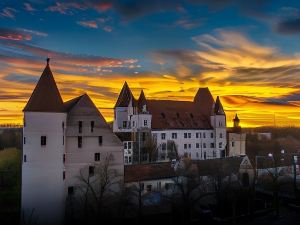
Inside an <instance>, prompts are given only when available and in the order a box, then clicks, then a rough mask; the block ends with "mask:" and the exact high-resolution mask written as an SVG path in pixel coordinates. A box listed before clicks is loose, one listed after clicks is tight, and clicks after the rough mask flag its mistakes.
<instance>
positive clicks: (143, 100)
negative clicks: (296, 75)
mask: <svg viewBox="0 0 300 225" xmlns="http://www.w3.org/2000/svg"><path fill="white" fill-rule="evenodd" d="M144 105H146V108H147V99H146V97H145V94H144V91H143V90H142V91H141V93H140V97H139V99H138V108H139V112H142V111H143V106H144Z"/></svg>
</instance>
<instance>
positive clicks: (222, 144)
mask: <svg viewBox="0 0 300 225" xmlns="http://www.w3.org/2000/svg"><path fill="white" fill-rule="evenodd" d="M113 131H114V133H116V134H117V135H118V136H119V138H120V139H121V140H122V141H123V143H124V159H125V164H132V163H135V162H137V161H138V162H140V161H145V160H147V158H149V154H148V156H147V150H146V149H147V145H149V144H148V143H147V138H148V140H149V137H151V139H153V141H152V142H154V143H155V145H156V146H157V154H156V156H157V157H156V158H157V159H158V161H168V160H172V159H176V158H178V157H180V156H183V155H187V156H189V157H190V158H191V159H193V160H201V159H212V158H221V157H225V148H226V145H227V141H226V135H227V134H226V114H225V112H224V109H223V106H222V104H221V101H220V98H219V97H217V98H216V101H214V99H213V97H212V95H211V93H210V91H209V89H208V88H199V90H198V92H197V93H196V95H195V97H194V100H193V101H171V100H149V99H146V97H145V95H144V92H143V91H141V93H140V96H139V98H138V99H137V100H136V99H135V98H134V96H133V94H132V92H131V90H130V88H129V86H128V84H127V83H126V82H125V84H124V86H123V88H122V90H121V92H120V94H119V97H118V100H117V103H116V105H115V108H114V122H113ZM148 142H149V141H148ZM135 143H138V144H135ZM135 149H138V150H135ZM148 149H149V148H148ZM174 149H175V154H172V150H174ZM145 154H146V156H145ZM141 158H142V159H141ZM150 158H151V157H150Z"/></svg>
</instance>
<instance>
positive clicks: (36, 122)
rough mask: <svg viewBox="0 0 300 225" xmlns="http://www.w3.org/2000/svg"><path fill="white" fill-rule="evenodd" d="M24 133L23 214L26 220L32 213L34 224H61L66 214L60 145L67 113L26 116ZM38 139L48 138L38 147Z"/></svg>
mask: <svg viewBox="0 0 300 225" xmlns="http://www.w3.org/2000/svg"><path fill="white" fill-rule="evenodd" d="M24 117H25V124H26V126H24V129H23V132H24V133H23V134H24V138H25V140H26V143H25V144H23V160H24V155H26V158H27V162H23V164H22V200H21V201H22V202H21V205H22V206H21V207H22V211H24V213H25V218H27V219H28V218H29V215H30V214H31V211H32V210H33V209H34V216H37V217H38V221H37V222H38V223H37V224H43V225H44V224H46V225H47V224H49V225H50V224H58V225H59V224H62V223H63V218H64V210H65V207H64V206H65V195H64V180H63V171H64V164H63V154H64V151H65V146H64V144H63V136H64V130H63V128H62V123H63V122H64V124H66V113H40V112H25V113H24ZM41 136H46V137H47V143H46V146H41Z"/></svg>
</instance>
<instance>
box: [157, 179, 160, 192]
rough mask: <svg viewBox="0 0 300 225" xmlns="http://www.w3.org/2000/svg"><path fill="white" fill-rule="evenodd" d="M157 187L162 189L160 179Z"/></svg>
mask: <svg viewBox="0 0 300 225" xmlns="http://www.w3.org/2000/svg"><path fill="white" fill-rule="evenodd" d="M157 189H158V190H160V189H161V182H160V181H158V182H157Z"/></svg>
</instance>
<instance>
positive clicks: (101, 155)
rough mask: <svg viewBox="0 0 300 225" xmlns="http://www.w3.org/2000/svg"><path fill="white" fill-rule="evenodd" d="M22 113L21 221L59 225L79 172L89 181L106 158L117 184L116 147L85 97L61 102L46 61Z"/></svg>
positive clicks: (77, 183) (116, 142) (119, 158)
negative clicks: (95, 169) (88, 178)
mask: <svg viewBox="0 0 300 225" xmlns="http://www.w3.org/2000/svg"><path fill="white" fill-rule="evenodd" d="M23 111H24V128H23V162H22V190H21V191H22V192H21V195H22V197H21V215H22V221H28V220H29V219H30V220H31V221H32V223H35V224H43V225H44V224H49V225H50V224H51V225H52V224H58V225H59V224H63V223H64V219H65V210H66V199H67V198H68V196H70V195H74V194H75V193H76V189H77V188H78V187H79V186H80V185H82V183H81V182H80V180H79V179H78V177H80V175H81V173H80V171H81V170H84V171H88V174H87V176H89V177H93V176H94V172H95V171H94V167H95V165H97V164H101V163H102V162H104V161H105V160H106V159H107V157H110V160H111V164H110V166H111V167H112V168H114V169H115V170H116V171H117V174H118V179H123V177H124V166H123V165H124V164H123V147H122V146H123V145H122V143H121V142H120V140H119V139H118V138H117V137H116V136H115V135H114V134H113V133H112V132H111V130H110V128H109V126H108V125H107V123H106V121H105V119H104V118H103V116H102V115H101V113H100V112H99V110H98V109H97V107H96V106H95V105H94V103H93V102H92V100H91V99H90V98H89V96H88V95H87V94H84V95H82V96H79V97H77V98H74V99H72V100H70V101H68V102H63V100H62V98H61V95H60V93H59V90H58V88H57V85H56V83H55V80H54V76H53V74H52V72H51V69H50V65H49V59H48V60H47V65H46V67H45V69H44V71H43V73H42V76H41V77H40V79H39V81H38V83H37V85H36V87H35V89H34V91H33V93H32V95H31V97H30V99H29V101H28V103H27V104H26V106H25V108H24V110H23ZM85 169H87V170H85Z"/></svg>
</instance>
